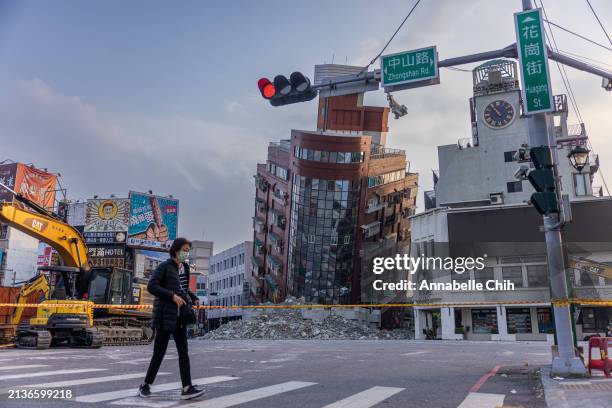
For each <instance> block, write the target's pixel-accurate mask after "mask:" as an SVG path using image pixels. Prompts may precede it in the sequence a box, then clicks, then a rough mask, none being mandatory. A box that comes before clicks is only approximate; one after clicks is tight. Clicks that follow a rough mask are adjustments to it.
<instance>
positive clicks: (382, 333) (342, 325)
mask: <svg viewBox="0 0 612 408" xmlns="http://www.w3.org/2000/svg"><path fill="white" fill-rule="evenodd" d="M283 304H284V305H288V306H291V305H299V304H305V302H304V300H303V298H302V299H296V298H293V297H289V298H288V299H287V300H286V301H285V302H284V303H283ZM257 310H259V311H260V312H259V313H256V314H254V315H253V316H252V317H250V318H249V319H246V320H233V321H230V322H228V323H226V324H223V325H221V326H220V327H219V328H217V329H216V330H213V331H210V332H208V333H206V334H205V335H204V336H202V337H200V339H204V340H242V339H257V340H400V339H408V338H410V337H409V336H410V335H409V331H408V330H392V331H389V330H378V329H376V328H373V327H370V326H368V325H367V324H365V323H362V322H358V321H354V320H350V319H347V318H345V317H343V316H338V315H330V316H327V317H325V318H323V319H322V320H312V319H305V318H304V317H303V315H302V312H301V310H300V309H257Z"/></svg>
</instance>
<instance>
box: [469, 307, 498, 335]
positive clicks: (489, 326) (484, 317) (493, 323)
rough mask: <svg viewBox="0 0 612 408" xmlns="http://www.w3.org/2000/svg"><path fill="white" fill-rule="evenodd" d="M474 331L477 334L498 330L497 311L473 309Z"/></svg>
mask: <svg viewBox="0 0 612 408" xmlns="http://www.w3.org/2000/svg"><path fill="white" fill-rule="evenodd" d="M472 331H473V333H475V334H479V333H481V334H482V333H485V334H486V333H493V332H497V331H498V330H497V311H496V310H495V309H472Z"/></svg>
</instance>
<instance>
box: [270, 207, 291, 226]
mask: <svg viewBox="0 0 612 408" xmlns="http://www.w3.org/2000/svg"><path fill="white" fill-rule="evenodd" d="M270 213H271V214H272V217H271V218H272V224H273V225H275V226H277V227H279V228H280V229H282V230H284V229H285V224H286V223H287V218H286V217H285V213H283V212H282V211H279V210H277V209H275V208H273V209H271V210H270Z"/></svg>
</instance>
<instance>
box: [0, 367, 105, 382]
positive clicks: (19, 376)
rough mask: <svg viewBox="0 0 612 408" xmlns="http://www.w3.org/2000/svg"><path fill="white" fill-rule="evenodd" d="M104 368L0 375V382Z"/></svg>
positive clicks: (95, 369)
mask: <svg viewBox="0 0 612 408" xmlns="http://www.w3.org/2000/svg"><path fill="white" fill-rule="evenodd" d="M106 370H107V369H106V368H82V369H78V370H56V371H39V372H37V373H28V374H11V375H0V380H12V379H16V378H25V377H28V378H29V377H44V376H46V375H61V374H78V373H90V372H92V371H106Z"/></svg>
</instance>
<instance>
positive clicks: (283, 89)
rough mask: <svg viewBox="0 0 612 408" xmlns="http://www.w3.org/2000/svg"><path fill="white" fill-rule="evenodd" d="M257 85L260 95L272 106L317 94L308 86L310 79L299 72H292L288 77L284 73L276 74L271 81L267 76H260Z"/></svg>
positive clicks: (313, 96) (304, 99)
mask: <svg viewBox="0 0 612 408" xmlns="http://www.w3.org/2000/svg"><path fill="white" fill-rule="evenodd" d="M257 86H258V87H259V92H261V96H263V97H264V99H267V100H269V101H270V104H271V105H272V106H281V105H289V104H292V103H297V102H306V101H310V100H312V99H314V98H316V96H317V91H315V90H314V89H312V88H311V86H310V79H308V78H307V77H305V76H304V75H303V74H302V73H300V72H294V73H293V74H291V75H290V76H289V79H287V77H285V76H284V75H277V76H275V77H274V81H273V82H271V81H270V80H269V79H268V78H261V79H260V80H259V81H258V82H257Z"/></svg>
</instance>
